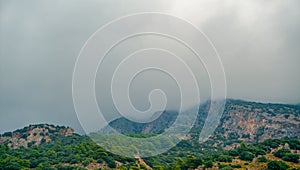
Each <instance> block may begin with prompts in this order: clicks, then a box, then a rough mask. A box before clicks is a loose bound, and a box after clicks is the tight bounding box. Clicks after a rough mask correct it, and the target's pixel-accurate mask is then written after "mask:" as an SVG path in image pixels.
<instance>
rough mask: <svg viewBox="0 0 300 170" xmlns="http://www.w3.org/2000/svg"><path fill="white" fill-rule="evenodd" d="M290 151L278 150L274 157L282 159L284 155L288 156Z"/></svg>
mask: <svg viewBox="0 0 300 170" xmlns="http://www.w3.org/2000/svg"><path fill="white" fill-rule="evenodd" d="M290 153H291V151H290V150H289V149H279V150H278V151H276V152H275V153H274V155H275V156H276V157H278V158H282V157H284V156H285V155H286V154H290Z"/></svg>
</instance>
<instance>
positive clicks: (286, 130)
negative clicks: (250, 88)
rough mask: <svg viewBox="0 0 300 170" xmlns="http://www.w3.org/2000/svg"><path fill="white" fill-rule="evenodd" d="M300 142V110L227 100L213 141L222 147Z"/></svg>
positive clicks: (292, 106) (282, 105)
mask: <svg viewBox="0 0 300 170" xmlns="http://www.w3.org/2000/svg"><path fill="white" fill-rule="evenodd" d="M274 138H300V107H299V106H294V105H285V104H264V103H255V102H245V101H240V100H228V101H227V103H226V108H225V112H224V113H223V116H222V119H221V122H220V124H219V126H218V128H217V129H216V131H215V134H214V135H213V136H212V139H214V140H215V141H219V143H222V144H223V145H227V144H229V145H231V144H232V143H236V142H240V141H245V142H246V143H254V142H258V141H264V140H266V139H274Z"/></svg>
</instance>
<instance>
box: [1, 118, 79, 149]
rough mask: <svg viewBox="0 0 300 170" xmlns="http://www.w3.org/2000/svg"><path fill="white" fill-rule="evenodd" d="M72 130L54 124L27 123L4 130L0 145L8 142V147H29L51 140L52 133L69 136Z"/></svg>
mask: <svg viewBox="0 0 300 170" xmlns="http://www.w3.org/2000/svg"><path fill="white" fill-rule="evenodd" d="M73 132H74V130H73V129H72V128H69V127H64V126H54V125H48V124H40V125H29V126H28V127H25V128H23V129H18V130H15V131H14V132H6V133H4V134H2V135H1V136H0V145H1V144H2V143H4V142H8V146H9V147H10V148H13V149H15V148H19V147H25V148H28V147H31V146H34V145H40V144H41V143H45V142H49V141H51V137H52V136H54V135H63V136H71V135H73Z"/></svg>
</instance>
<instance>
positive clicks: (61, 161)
mask: <svg viewBox="0 0 300 170" xmlns="http://www.w3.org/2000/svg"><path fill="white" fill-rule="evenodd" d="M133 136H134V137H147V135H133ZM286 143H287V144H288V145H289V147H290V149H287V148H281V149H278V147H280V146H284V144H286ZM272 149H275V150H276V151H275V152H274V156H276V157H277V158H278V159H280V160H281V161H276V160H268V159H267V157H266V155H267V154H270V152H271V150H272ZM293 150H300V141H299V140H279V139H274V140H266V141H264V142H261V143H257V144H254V145H247V144H245V143H243V142H242V143H241V145H240V146H239V147H238V148H236V149H233V150H228V151H225V150H223V151H215V148H213V147H212V146H210V145H204V144H198V143H197V142H193V141H187V140H183V141H181V142H180V143H179V144H178V145H177V146H176V147H174V148H172V149H171V150H170V151H168V152H167V153H164V154H160V155H158V156H155V157H149V158H144V159H143V160H144V161H145V163H146V165H148V166H150V167H152V168H153V169H179V170H180V169H189V168H190V169H193V168H197V167H199V166H201V167H203V168H211V167H218V168H219V169H223V170H224V169H234V168H241V167H242V166H245V165H247V164H249V163H251V162H252V161H255V162H260V163H265V164H266V165H267V167H268V169H271V170H272V169H277V170H281V169H288V168H291V167H290V166H289V165H288V164H287V162H294V163H298V161H299V155H298V154H295V153H293ZM237 159H238V160H242V161H243V162H244V163H243V164H239V163H233V162H234V160H237ZM90 164H98V165H101V167H106V168H112V169H114V168H116V167H118V168H120V169H147V167H146V166H145V165H143V164H140V163H139V161H138V159H134V158H126V157H121V156H117V155H114V154H111V153H109V152H107V151H105V150H104V149H102V148H101V147H99V146H98V145H97V144H96V143H94V142H93V141H91V140H90V138H88V137H86V136H80V135H76V134H74V135H72V136H62V135H55V136H52V140H51V142H48V143H42V144H41V145H39V146H31V147H30V148H24V147H21V148H19V149H10V148H9V147H8V145H7V143H3V144H2V145H1V147H0V169H22V168H23V169H31V168H33V169H59V170H60V169H85V168H86V167H87V166H89V165H90Z"/></svg>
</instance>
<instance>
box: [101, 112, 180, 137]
mask: <svg viewBox="0 0 300 170" xmlns="http://www.w3.org/2000/svg"><path fill="white" fill-rule="evenodd" d="M177 115H178V112H176V111H163V112H162V113H161V115H160V116H159V117H158V118H157V119H155V120H154V121H152V122H150V123H136V122H133V121H130V120H128V119H126V118H124V117H122V118H118V119H115V120H113V121H111V122H110V123H109V126H107V127H104V128H103V129H101V130H100V133H112V130H111V128H110V127H113V129H115V130H116V131H117V132H119V133H122V134H141V133H142V134H159V133H162V132H163V131H164V129H166V128H168V127H170V126H171V125H172V124H173V122H174V121H175V120H176V117H177Z"/></svg>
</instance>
